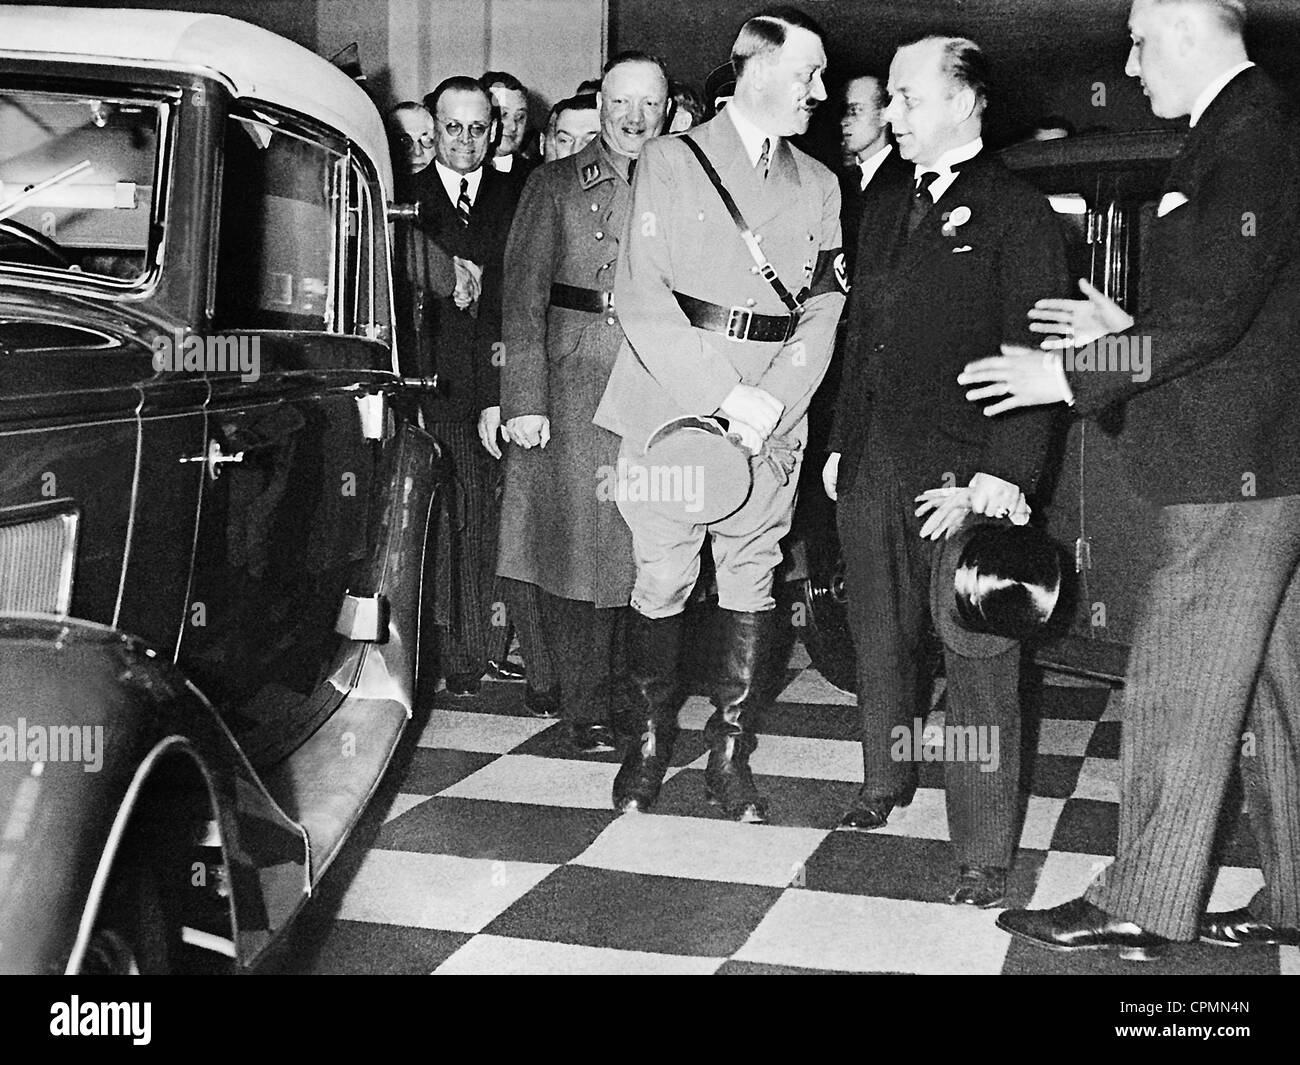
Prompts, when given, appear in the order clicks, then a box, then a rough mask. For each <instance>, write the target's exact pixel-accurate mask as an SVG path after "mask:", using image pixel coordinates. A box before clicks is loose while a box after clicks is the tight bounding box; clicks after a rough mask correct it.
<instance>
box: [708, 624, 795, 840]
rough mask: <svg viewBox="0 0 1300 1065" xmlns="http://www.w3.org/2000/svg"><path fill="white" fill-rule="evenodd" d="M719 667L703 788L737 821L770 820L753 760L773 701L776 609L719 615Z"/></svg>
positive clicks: (710, 719)
mask: <svg viewBox="0 0 1300 1065" xmlns="http://www.w3.org/2000/svg"><path fill="white" fill-rule="evenodd" d="M717 625H718V628H717V632H718V640H717V647H718V664H717V666H716V667H715V673H714V689H713V691H714V694H713V705H714V706H715V707H716V708H717V712H716V713H715V714H714V715H713V716H712V717H711V718H709V722H708V724H707V725H705V726H704V736H705V739H707V740H708V742H709V762H708V765H707V767H706V768H705V770H704V786H705V789H706V791H707V794H708V799H709V802H711V803H713V804H714V805H717V806H721V807H722V810H723V813H725V814H726V816H727V817H729V818H731V819H732V820H734V821H748V822H762V821H766V820H767V800H766V799H764V798H763V797H762V796H761V795H760V794H759V793H758V788H757V787H756V786H755V785H754V777H753V774H752V773H751V772H750V769H749V756H750V755H751V754H752V753H753V751H754V748H756V747H757V746H758V725H759V719H760V717H761V716H762V711H763V707H764V706H765V705H766V702H767V701H768V700H767V699H766V698H765V697H764V693H763V691H762V687H763V684H762V680H763V677H762V671H763V666H764V664H765V662H766V660H767V659H768V658H770V657H771V654H772V648H773V647H774V646H775V643H776V639H775V637H776V631H777V614H776V611H774V610H767V611H761V612H758V613H741V612H739V611H735V610H721V609H720V610H719V611H718V621H717Z"/></svg>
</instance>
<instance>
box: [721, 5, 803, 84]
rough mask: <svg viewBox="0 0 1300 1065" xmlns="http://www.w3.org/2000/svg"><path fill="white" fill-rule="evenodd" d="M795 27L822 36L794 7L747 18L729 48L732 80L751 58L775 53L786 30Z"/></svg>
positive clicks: (763, 12) (774, 9) (770, 9)
mask: <svg viewBox="0 0 1300 1065" xmlns="http://www.w3.org/2000/svg"><path fill="white" fill-rule="evenodd" d="M795 28H797V29H801V30H807V31H808V32H809V33H814V34H816V35H817V36H818V37H821V38H825V36H826V35H825V33H823V32H822V28H821V27H820V26H819V25H817V23H816V21H814V20H813V18H812V17H811V16H809V15H806V14H804V13H803V12H802V11H800V10H799V9H798V8H797V7H788V6H784V5H782V6H780V7H772V8H768V9H767V10H766V11H761V12H759V13H758V14H757V15H754V16H753V17H752V18H750V19H748V20H747V21H746V22H745V24H744V25H743V26H741V27H740V33H738V34H737V35H736V43H735V44H733V45H732V46H731V65H732V67H733V68H734V69H735V71H736V78H737V79H739V78H740V76H741V74H742V73H743V72H744V70H745V65H746V64H747V63H748V62H749V61H750V60H751V59H754V58H756V57H758V56H766V55H771V54H772V53H774V52H779V51H780V50H781V46H782V45H784V44H785V39H786V37H787V36H788V35H789V33H790V30H791V29H795Z"/></svg>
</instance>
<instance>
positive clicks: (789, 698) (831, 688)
mask: <svg viewBox="0 0 1300 1065" xmlns="http://www.w3.org/2000/svg"><path fill="white" fill-rule="evenodd" d="M778 701H779V702H783V703H826V704H829V705H831V706H857V705H858V697H857V696H856V695H854V694H853V693H852V692H846V691H844V690H843V689H842V688H837V687H835V685H834V684H832V683H831V682H830V681H828V680H827V679H826V678H825V677H823V676H822V675H821V674H820V673H818V672H817V670H815V669H805V670H804V671H803V672H802V673H800V674H799V675H798V676H797V677H795V678H794V680H792V681H791V682H790V683H789V684H788V685H787V686H786V688H785V690H784V691H783V692H781V694H780V696H779V697H778Z"/></svg>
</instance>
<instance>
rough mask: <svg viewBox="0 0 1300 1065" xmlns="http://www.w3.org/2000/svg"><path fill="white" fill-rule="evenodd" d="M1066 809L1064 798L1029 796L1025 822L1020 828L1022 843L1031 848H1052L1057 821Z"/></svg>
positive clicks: (1043, 849) (1042, 849) (1041, 849)
mask: <svg viewBox="0 0 1300 1065" xmlns="http://www.w3.org/2000/svg"><path fill="white" fill-rule="evenodd" d="M1064 809H1065V800H1064V799H1046V798H1043V797H1042V796H1041V795H1031V796H1029V803H1028V805H1027V806H1026V809H1025V823H1024V826H1023V827H1022V828H1021V830H1020V845H1021V846H1022V847H1028V848H1030V849H1031V850H1039V851H1045V850H1051V847H1052V835H1053V834H1054V833H1055V832H1056V822H1057V821H1059V820H1060V818H1061V811H1062V810H1064Z"/></svg>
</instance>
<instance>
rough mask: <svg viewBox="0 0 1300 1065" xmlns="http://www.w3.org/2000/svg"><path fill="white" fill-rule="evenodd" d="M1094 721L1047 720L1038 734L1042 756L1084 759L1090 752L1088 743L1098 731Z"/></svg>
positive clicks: (1039, 749) (1043, 722)
mask: <svg viewBox="0 0 1300 1065" xmlns="http://www.w3.org/2000/svg"><path fill="white" fill-rule="evenodd" d="M1096 727H1097V726H1096V723H1095V722H1092V721H1062V720H1060V719H1059V718H1045V719H1044V720H1043V721H1042V724H1041V729H1040V731H1039V734H1038V751H1039V753H1040V754H1063V755H1069V756H1073V757H1075V758H1082V757H1083V756H1084V754H1085V753H1086V752H1087V750H1088V741H1089V740H1091V739H1092V734H1093V732H1094V731H1095V730H1096Z"/></svg>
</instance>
